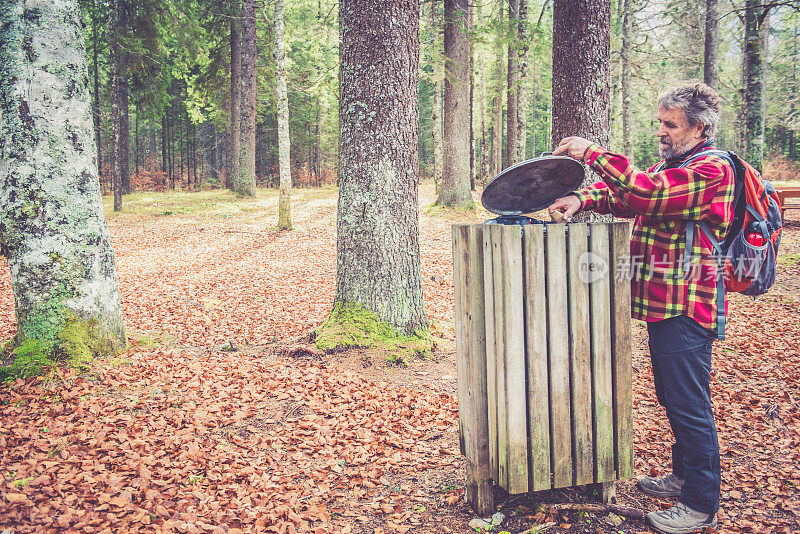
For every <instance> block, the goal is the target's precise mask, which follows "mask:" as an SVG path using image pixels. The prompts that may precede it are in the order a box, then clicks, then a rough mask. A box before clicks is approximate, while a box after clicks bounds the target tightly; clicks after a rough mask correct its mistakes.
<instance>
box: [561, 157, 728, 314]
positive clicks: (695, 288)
mask: <svg viewBox="0 0 800 534" xmlns="http://www.w3.org/2000/svg"><path fill="white" fill-rule="evenodd" d="M709 148H712V147H711V143H710V142H707V143H703V144H700V145H698V146H696V147H695V148H694V149H693V150H692V152H691V153H690V154H694V153H696V152H699V151H702V150H707V149H709ZM687 157H688V155H687ZM584 161H585V162H586V163H587V164H588V165H589V166H591V168H592V169H593V170H594V171H595V172H596V173H597V174H599V175H600V177H601V178H602V179H603V181H602V182H597V183H594V184H592V185H590V186H588V187H585V188H584V189H582V190H580V191H576V192H575V193H574V194H575V195H577V197H578V198H579V199H580V200H581V203H582V208H581V209H583V210H592V211H596V212H598V213H610V214H612V215H614V216H615V217H624V218H633V219H634V222H633V233H632V235H631V256H630V258H627V259H626V258H621V259H620V262H618V264H617V265H616V266H615V267H616V269H615V275H616V276H618V277H619V276H630V279H631V315H632V316H633V317H634V318H635V319H641V320H644V321H660V320H662V319H668V318H670V317H675V316H677V315H687V316H689V317H692V318H693V319H695V320H696V321H697V322H698V323H700V324H701V325H702V326H703V327H705V328H709V329H713V328H716V314H717V304H716V274H717V266H716V262H715V260H714V256H713V249H712V248H711V244H710V243H709V241H708V239H707V238H706V236H705V235H704V234H703V233H702V232H700V231H695V233H694V241H693V245H692V265H691V268H690V269H689V270H688V271H684V264H683V259H684V256H685V254H686V250H685V249H686V226H687V221H688V220H695V221H702V220H705V221H707V223H708V225H709V227H710V228H711V230H712V231H713V232H714V234H715V237H716V238H717V240H718V241H722V240H723V239H724V237H725V234H726V233H727V231H728V227H729V226H730V223H731V221H732V219H733V187H734V176H733V169H732V168H731V166H730V164H729V163H727V162H726V161H724V160H722V159H720V158H718V157H715V156H708V157H699V158H697V159H696V160H695V161H693V162H691V163H690V164H689V165H688V166H687V167H677V166H678V165H680V163H681V160H679V161H671V162H669V164H668V165H666V166H665V168H664V170H662V171H660V172H656V173H653V171H654V170H655V169H656V168H658V165H656V166H654V167H651V168H650V169H648V170H647V172H642V171H640V170H638V169H636V168H635V167H633V166H632V165H631V164H630V162H629V161H628V158H626V157H625V156H622V155H620V154H613V153H611V152H609V151H607V150H606V149H604V148H602V147H600V146H598V145H592V146H590V147H589V148H588V149H587V151H586V153H585V154H584ZM727 305H728V302H727V300H726V301H725V311H726V312H727Z"/></svg>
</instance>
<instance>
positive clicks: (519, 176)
mask: <svg viewBox="0 0 800 534" xmlns="http://www.w3.org/2000/svg"><path fill="white" fill-rule="evenodd" d="M583 178H584V169H583V165H581V164H580V163H578V162H577V161H575V160H574V159H572V158H569V157H567V156H542V157H538V158H534V159H529V160H527V161H523V162H522V163H517V164H516V165H514V166H512V167H509V168H507V169H504V170H503V172H501V173H500V174H498V175H497V176H495V177H494V178H492V181H491V182H489V183H488V184H487V185H486V187H484V189H483V194H482V195H481V203H482V204H483V207H484V208H486V209H487V210H489V211H491V212H492V213H496V214H497V215H521V214H523V213H533V212H534V211H539V210H543V209H544V208H546V207H547V206H549V205H550V204H552V203H553V202H554V201H555V200H556V199H557V198H560V197H563V196H564V195H566V194H567V193H569V192H570V191H574V190H576V189H578V188H579V187H580V185H581V183H582V182H583Z"/></svg>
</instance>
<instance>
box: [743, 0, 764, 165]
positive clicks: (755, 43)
mask: <svg viewBox="0 0 800 534" xmlns="http://www.w3.org/2000/svg"><path fill="white" fill-rule="evenodd" d="M764 15H765V13H764V12H763V10H762V7H761V2H759V1H758V0H747V1H746V4H745V34H744V39H745V42H744V57H743V67H744V82H745V83H744V87H745V94H744V102H743V108H744V126H745V130H744V153H745V159H747V161H748V162H749V163H750V164H751V165H752V166H753V167H755V168H756V169H758V170H759V171H761V166H762V159H763V158H764V88H763V85H764V56H763V40H762V36H761V22H762V17H763V16H764Z"/></svg>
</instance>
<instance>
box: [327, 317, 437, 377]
mask: <svg viewBox="0 0 800 534" xmlns="http://www.w3.org/2000/svg"><path fill="white" fill-rule="evenodd" d="M315 334H316V339H315V343H316V345H317V348H319V349H320V350H324V351H325V352H335V351H340V350H346V349H350V348H366V349H377V350H380V351H383V352H385V353H387V359H388V360H390V361H392V362H396V363H399V362H404V363H405V362H406V361H407V359H408V358H410V357H424V356H427V355H428V354H430V352H431V350H432V349H433V338H432V336H431V334H430V332H429V331H427V330H426V331H417V332H414V333H413V334H411V335H408V334H404V333H401V332H398V331H397V329H396V328H394V327H393V326H391V325H389V324H387V323H384V322H382V321H381V320H380V319H379V318H378V316H377V315H376V314H375V313H374V312H373V311H371V310H368V309H366V308H364V307H363V306H361V305H359V304H348V305H346V306H344V305H342V304H341V303H338V304H337V305H336V306H335V307H334V309H333V311H332V312H331V314H330V315H329V316H328V318H327V319H326V320H325V322H324V323H322V324H321V325H320V327H319V328H318V329H317V331H316V332H315Z"/></svg>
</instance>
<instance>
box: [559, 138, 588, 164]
mask: <svg viewBox="0 0 800 534" xmlns="http://www.w3.org/2000/svg"><path fill="white" fill-rule="evenodd" d="M591 144H592V142H591V141H589V140H588V139H584V138H583V137H565V138H564V139H562V140H561V142H560V143H559V144H558V148H556V149H555V150H553V155H554V156H559V155H563V156H569V157H571V158H572V159H576V160H578V161H580V162H581V163H583V155H584V154H585V153H586V149H587V148H589V145H591Z"/></svg>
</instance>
